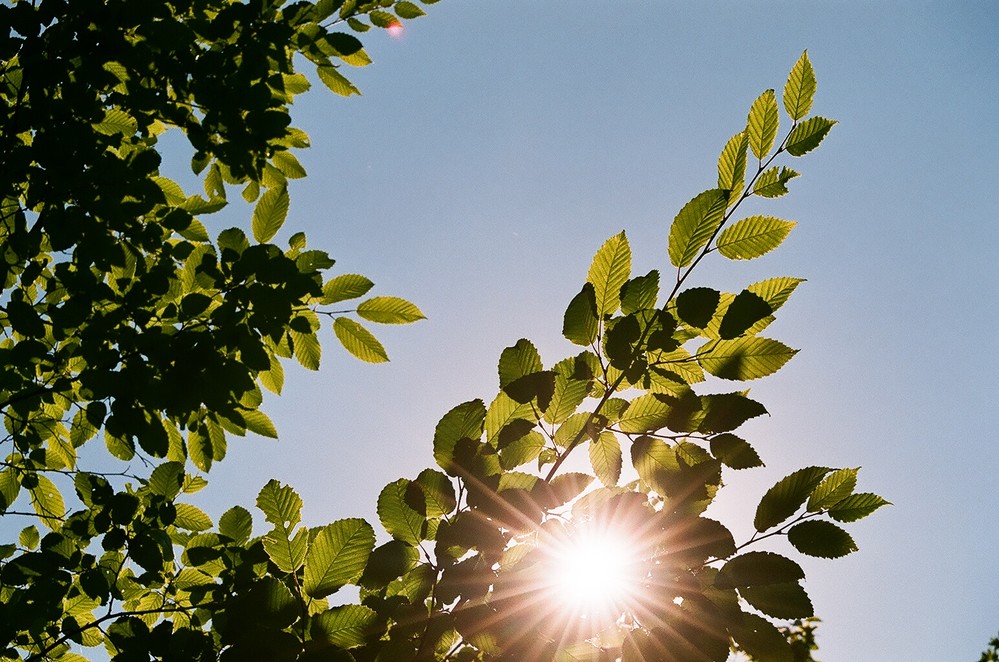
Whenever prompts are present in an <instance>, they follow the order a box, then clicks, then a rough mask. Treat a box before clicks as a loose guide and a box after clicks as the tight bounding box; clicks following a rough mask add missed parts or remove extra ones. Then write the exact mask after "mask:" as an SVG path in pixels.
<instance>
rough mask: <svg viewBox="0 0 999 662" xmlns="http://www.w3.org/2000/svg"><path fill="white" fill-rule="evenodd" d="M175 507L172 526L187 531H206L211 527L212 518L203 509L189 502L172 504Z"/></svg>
mask: <svg viewBox="0 0 999 662" xmlns="http://www.w3.org/2000/svg"><path fill="white" fill-rule="evenodd" d="M174 508H176V509H177V517H176V518H175V519H174V521H173V524H174V526H176V527H178V528H180V529H186V530H187V531H207V530H208V529H210V528H212V518H211V517H209V516H208V514H207V513H205V511H203V510H201V509H200V508H198V507H197V506H193V505H191V504H189V503H178V504H174Z"/></svg>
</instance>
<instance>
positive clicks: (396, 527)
mask: <svg viewBox="0 0 999 662" xmlns="http://www.w3.org/2000/svg"><path fill="white" fill-rule="evenodd" d="M407 487H409V481H408V480H406V479H405V478H400V479H399V480H397V481H395V482H394V483H389V484H388V485H386V486H385V488H384V489H382V492H381V494H379V495H378V519H379V520H381V523H382V526H383V527H385V530H386V531H388V532H389V534H390V535H391V536H392V537H393V538H395V539H396V540H401V541H402V542H405V543H409V544H410V545H419V544H420V542H421V541H422V540H423V536H424V534H423V527H424V525H425V524H426V522H427V520H426V518H425V517H423V516H422V515H420V514H419V513H418V512H416V511H415V510H413V509H412V508H410V507H409V506H408V505H406V488H407Z"/></svg>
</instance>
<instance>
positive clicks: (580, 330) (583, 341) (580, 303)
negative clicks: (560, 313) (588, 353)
mask: <svg viewBox="0 0 999 662" xmlns="http://www.w3.org/2000/svg"><path fill="white" fill-rule="evenodd" d="M598 321H599V319H598V317H597V295H596V290H595V289H594V287H593V283H586V284H585V285H583V289H582V290H580V292H579V294H577V295H576V296H574V297H573V298H572V301H570V302H569V306H568V307H567V308H566V309H565V317H564V318H563V321H562V335H564V336H565V337H566V338H567V339H568V340H569V341H570V342H572V343H575V344H576V345H581V346H583V347H586V346H587V345H591V344H593V341H594V340H596V339H597V324H598Z"/></svg>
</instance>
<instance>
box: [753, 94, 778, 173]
mask: <svg viewBox="0 0 999 662" xmlns="http://www.w3.org/2000/svg"><path fill="white" fill-rule="evenodd" d="M779 126H780V111H779V110H778V108H777V97H776V96H775V95H774V91H773V90H767V91H766V92H764V93H763V94H761V95H760V96H759V97H758V98H757V99H756V101H754V102H753V105H752V106H751V107H750V109H749V119H748V122H747V126H746V132H747V133H748V135H749V146H750V148H751V149H752V150H753V154H755V155H756V158H757V159H759V160H761V161H762V160H763V157H765V156H766V155H767V154H769V153H770V150H771V149H772V148H773V146H774V139H775V138H776V137H777V129H778V128H779Z"/></svg>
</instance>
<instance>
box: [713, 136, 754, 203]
mask: <svg viewBox="0 0 999 662" xmlns="http://www.w3.org/2000/svg"><path fill="white" fill-rule="evenodd" d="M748 148H749V135H748V134H747V133H746V131H740V132H739V133H737V134H735V135H734V136H732V137H731V138H729V141H728V142H727V143H726V144H725V149H723V150H722V153H721V156H720V157H718V188H720V189H723V190H726V191H728V192H729V194H728V200H729V203H731V202H733V201H734V200H737V199H738V197H739V194H740V193H742V189H743V187H745V185H746V152H747V150H748Z"/></svg>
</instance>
